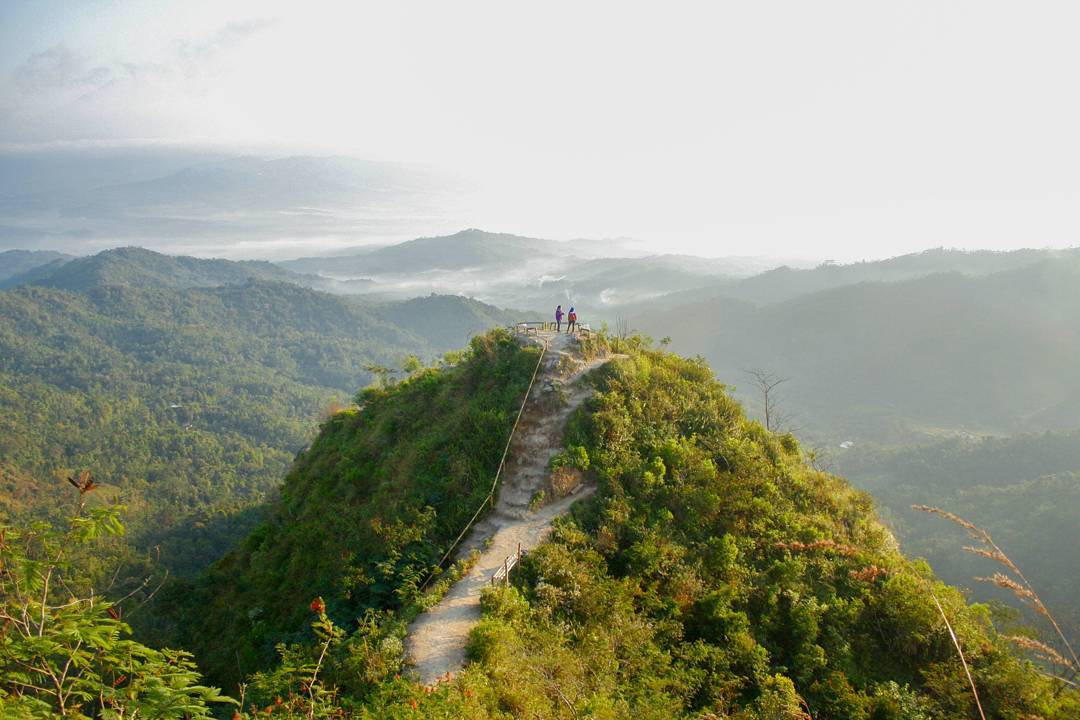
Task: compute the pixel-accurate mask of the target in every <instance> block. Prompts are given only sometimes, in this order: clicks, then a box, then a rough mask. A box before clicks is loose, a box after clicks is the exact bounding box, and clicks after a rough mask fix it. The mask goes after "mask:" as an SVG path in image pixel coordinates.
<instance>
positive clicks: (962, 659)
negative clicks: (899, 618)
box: [926, 583, 986, 720]
mask: <svg viewBox="0 0 1080 720" xmlns="http://www.w3.org/2000/svg"><path fill="white" fill-rule="evenodd" d="M926 588H927V589H928V590H929V591H930V597H932V598H934V605H936V606H937V611H938V614H939V615H941V619H942V620H944V621H945V627H946V628H948V630H949V637H951V638H952V642H953V647H955V648H956V653H957V654H958V655H959V656H960V663H961V664H962V665H963V666H964V674H965V675H967V679H968V683H970V685H971V694H972V695H974V696H975V707H977V708H978V709H979V717H980V718H982V720H986V714H985V713H983V709H982V703H981V702H980V701H979V691H978V690H976V689H975V678H973V677H971V670H970V669H969V668H968V664H967V658H966V657H964V651H963V650H962V649H961V648H960V639H959V638H958V637H956V632H954V631H953V627H952V623H950V622H949V618H948V617H946V616H945V609H944V608H942V607H941V603H940V602H939V601H938V598H937V595H936V594H935V593H934V589H933V588H931V587H930V584H929V583H927V585H926Z"/></svg>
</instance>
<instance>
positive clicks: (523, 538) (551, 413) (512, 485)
mask: <svg viewBox="0 0 1080 720" xmlns="http://www.w3.org/2000/svg"><path fill="white" fill-rule="evenodd" d="M541 340H543V341H545V342H546V343H547V346H548V350H547V353H546V355H545V358H544V365H543V367H542V368H541V370H540V375H539V376H538V377H537V380H536V383H535V385H534V387H533V390H532V393H531V394H530V396H529V399H528V402H527V403H526V406H525V411H524V413H523V415H522V418H521V423H520V424H519V426H518V430H517V433H516V434H515V436H514V439H513V441H512V444H511V460H510V461H509V462H508V464H507V466H506V468H504V470H503V476H502V487H501V488H500V490H499V498H498V500H497V501H496V503H495V508H494V510H492V511H491V512H490V513H489V514H488V516H487V517H486V518H484V520H483V521H481V522H479V523H477V525H476V527H475V528H474V529H473V531H472V532H471V533H470V534H469V536H468V537H467V538H466V540H465V542H463V543H462V546H461V548H460V550H459V551H458V553H457V556H458V557H467V556H468V555H469V553H470V552H472V551H473V550H474V549H476V550H479V551H480V556H479V558H478V560H477V562H476V564H475V565H474V566H473V567H472V569H471V570H470V571H469V573H468V574H467V575H466V576H465V577H463V578H462V579H461V580H459V581H458V582H457V583H455V584H454V586H453V587H451V588H450V590H449V591H448V592H447V593H446V595H445V596H444V597H443V599H442V600H441V601H440V602H439V604H438V605H436V606H435V607H433V608H431V609H430V610H428V611H427V612H425V613H424V614H422V615H420V616H419V617H418V618H417V619H416V620H415V621H414V622H413V624H412V625H411V626H410V627H409V633H408V637H407V638H406V641H405V649H406V653H407V655H408V657H409V659H410V661H411V662H412V663H413V666H414V671H415V672H416V674H417V675H418V676H419V679H420V681H421V682H422V683H424V684H425V685H430V684H432V683H434V682H435V681H436V680H437V679H438V678H440V677H443V676H445V675H446V673H451V674H452V673H455V672H457V671H458V670H460V669H461V668H462V666H463V665H464V664H465V643H466V641H467V639H468V636H469V631H470V630H472V628H473V626H474V625H476V623H477V622H478V621H479V619H480V592H481V590H483V588H484V587H485V586H487V585H489V584H490V582H491V576H492V574H493V573H494V572H495V571H496V570H498V569H499V568H500V567H502V564H503V560H504V559H505V558H506V557H507V556H508V555H513V554H514V553H516V552H517V549H518V544H519V543H520V545H521V549H522V550H523V551H524V550H529V549H532V548H534V547H536V546H537V545H539V544H540V542H541V541H542V540H543V539H544V536H545V535H546V534H547V533H548V531H549V530H550V529H551V524H552V521H553V520H554V519H555V518H556V517H558V516H560V515H562V514H564V513H565V512H566V511H567V510H569V509H570V506H571V505H572V504H573V503H574V502H575V501H577V500H580V499H581V498H583V497H587V496H588V495H589V494H590V493H591V492H592V491H593V488H591V487H588V486H586V485H579V486H577V487H574V486H573V484H572V483H571V485H570V487H564V488H562V491H563V492H566V493H568V494H566V495H565V497H551V496H550V493H551V488H550V485H549V482H548V475H549V473H548V463H549V462H550V460H551V458H552V456H553V455H554V454H555V453H557V452H558V451H559V449H560V448H561V447H562V440H563V438H562V436H563V429H564V427H565V425H566V421H567V419H568V418H569V416H570V414H571V413H572V412H573V411H574V410H575V409H576V408H577V407H578V406H579V405H581V403H582V402H583V401H584V400H585V399H586V398H587V397H588V396H589V395H590V394H591V389H590V388H589V386H588V385H587V384H586V383H582V382H579V380H580V379H581V377H582V376H583V375H584V374H585V373H587V372H589V371H590V370H592V369H593V368H595V367H597V366H599V365H602V364H604V363H605V362H607V361H608V360H609V359H611V358H610V357H604V358H598V359H594V360H592V361H590V362H585V361H584V360H583V359H582V358H581V355H580V353H579V352H578V351H577V343H576V341H575V340H574V339H573V338H572V337H570V336H567V335H556V334H554V333H551V334H546V335H543V334H542V335H541ZM541 489H546V492H547V493H549V498H550V501H549V502H548V503H547V504H544V505H542V506H541V507H539V508H537V509H536V510H535V511H531V510H530V509H529V504H530V502H531V501H532V499H533V497H534V496H535V494H536V492H537V491H539V490H541Z"/></svg>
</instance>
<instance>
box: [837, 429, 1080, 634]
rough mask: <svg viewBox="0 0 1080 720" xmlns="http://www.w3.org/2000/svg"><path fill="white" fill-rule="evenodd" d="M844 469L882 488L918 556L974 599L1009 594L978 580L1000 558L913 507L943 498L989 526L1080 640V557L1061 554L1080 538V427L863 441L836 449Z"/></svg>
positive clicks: (880, 496)
mask: <svg viewBox="0 0 1080 720" xmlns="http://www.w3.org/2000/svg"><path fill="white" fill-rule="evenodd" d="M836 467H837V470H838V471H839V472H842V473H843V474H844V475H845V476H847V477H849V478H850V479H851V481H852V482H853V483H855V484H857V485H858V486H859V487H861V488H865V489H867V490H869V491H870V492H872V493H873V494H874V497H875V498H877V500H878V502H879V503H880V505H881V506H882V507H883V509H884V510H885V512H886V513H887V516H888V519H889V523H890V525H891V526H892V527H894V528H895V530H896V533H897V535H898V537H899V539H900V543H901V546H902V547H903V548H904V550H905V552H907V553H909V554H910V555H914V556H919V557H925V558H927V559H928V560H929V561H930V563H931V564H932V565H933V567H934V569H935V571H937V573H938V574H939V575H941V576H942V577H943V578H945V579H946V580H948V581H949V582H951V583H955V584H957V585H961V586H964V587H969V588H971V589H972V592H973V594H974V597H976V598H979V599H983V600H989V599H997V600H1008V599H1010V598H1009V596H1008V595H1007V594H1004V593H1002V592H1001V591H999V590H998V589H997V588H994V587H992V586H988V585H986V584H984V583H977V582H975V581H974V578H975V577H977V576H987V575H990V574H992V573H993V570H994V565H993V563H991V562H988V561H986V560H984V559H983V558H979V557H977V556H974V555H971V554H970V553H965V552H963V551H962V550H961V547H962V546H964V545H968V544H970V543H969V542H968V541H967V539H966V537H965V536H964V533H963V531H962V530H960V529H959V528H957V527H955V526H954V525H951V524H949V523H943V522H941V520H940V519H938V518H935V517H929V516H927V515H925V514H923V513H919V512H915V511H913V510H912V509H911V505H912V504H913V503H919V504H928V505H938V506H941V507H944V508H948V509H949V510H951V511H953V512H955V513H957V514H958V515H961V516H962V517H964V518H967V519H968V520H971V521H972V522H974V523H976V524H977V525H980V526H981V527H984V528H987V529H988V530H990V531H991V532H992V533H993V536H994V539H995V541H996V542H997V543H998V544H999V545H1001V546H1002V547H1003V548H1005V549H1006V550H1007V552H1008V553H1009V554H1010V556H1011V557H1013V559H1015V560H1016V561H1017V562H1018V563H1019V564H1020V565H1021V566H1022V567H1023V568H1024V571H1025V573H1026V574H1027V575H1028V577H1029V578H1030V579H1031V580H1032V582H1033V583H1035V584H1036V585H1037V586H1038V587H1039V588H1040V593H1041V594H1042V595H1043V597H1044V599H1045V601H1046V602H1047V603H1048V604H1049V605H1050V606H1051V607H1052V608H1055V609H1056V611H1057V613H1058V614H1059V615H1060V616H1062V617H1063V618H1064V620H1065V622H1066V623H1067V626H1068V627H1067V630H1068V633H1069V634H1070V635H1071V637H1073V638H1074V639H1075V640H1076V641H1077V642H1080V602H1078V598H1080V556H1078V555H1077V554H1076V553H1072V552H1056V551H1053V550H1052V549H1054V548H1064V547H1070V546H1071V545H1072V544H1073V543H1074V542H1075V540H1076V535H1077V521H1076V509H1077V508H1078V507H1080V432H1072V433H1044V434H1040V435H1019V436H1015V437H1009V438H982V439H979V440H949V441H945V442H941V443H937V444H934V445H929V446H922V447H915V448H899V449H891V450H879V449H876V448H873V447H865V448H863V447H859V446H856V447H855V448H853V449H852V450H849V451H848V452H846V453H843V454H841V455H838V456H837V463H836Z"/></svg>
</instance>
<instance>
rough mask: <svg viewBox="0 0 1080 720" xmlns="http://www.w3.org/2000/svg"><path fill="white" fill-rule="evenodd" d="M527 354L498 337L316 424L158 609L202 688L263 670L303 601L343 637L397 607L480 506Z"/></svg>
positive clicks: (294, 628) (524, 378) (300, 622)
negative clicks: (255, 518)
mask: <svg viewBox="0 0 1080 720" xmlns="http://www.w3.org/2000/svg"><path fill="white" fill-rule="evenodd" d="M537 356H538V350H536V349H535V348H524V347H521V346H520V345H518V344H517V343H516V342H515V341H514V340H513V339H512V338H511V337H510V335H509V334H508V333H506V332H505V331H496V332H492V333H490V334H488V335H485V336H479V337H477V338H475V339H474V340H473V341H472V343H471V344H470V348H469V351H468V354H467V357H466V358H465V359H463V360H462V361H461V362H460V363H459V364H457V365H455V366H453V367H450V368H444V369H441V370H435V369H427V370H422V371H419V372H416V373H414V374H412V375H411V376H409V377H408V378H406V379H404V380H402V381H400V382H399V383H397V384H396V385H394V386H392V387H386V388H382V389H380V390H369V391H366V392H365V393H364V395H363V398H362V401H363V402H362V406H361V407H360V408H358V409H352V410H347V411H343V412H340V413H337V414H336V415H334V416H332V417H331V418H329V419H328V420H327V421H326V422H325V423H324V425H323V427H322V431H321V433H320V435H319V437H318V438H317V440H316V441H315V442H314V443H313V444H312V446H311V447H310V448H309V449H308V450H306V451H305V452H304V453H302V454H301V455H300V456H299V458H298V459H297V462H296V464H295V466H294V467H293V469H292V471H291V472H290V473H289V475H288V476H287V478H286V480H285V484H284V486H283V487H282V490H281V497H280V500H279V501H277V502H276V503H275V504H274V506H273V507H272V508H271V510H270V511H269V514H268V519H267V520H266V522H265V523H264V524H263V525H262V526H260V527H259V528H258V529H257V530H256V531H255V532H254V533H253V534H252V535H250V536H249V537H248V539H247V540H246V541H245V542H244V543H243V545H242V546H240V547H239V548H238V549H237V550H235V551H234V552H232V553H231V554H229V555H228V556H226V557H225V558H223V559H222V560H221V561H220V562H219V563H217V564H216V565H215V566H213V567H212V568H211V570H210V571H209V572H208V573H207V574H206V575H205V576H204V577H203V578H201V579H200V580H199V581H198V582H197V583H195V584H193V585H190V586H178V587H176V588H174V590H173V591H171V592H170V593H168V595H167V597H166V598H165V601H164V604H163V607H165V609H170V608H171V610H170V611H171V613H172V616H173V617H174V618H175V619H176V621H177V623H178V624H179V625H180V626H182V627H186V628H189V629H190V632H189V634H188V635H187V636H186V637H184V638H183V640H184V642H183V645H184V646H185V647H190V648H192V649H195V650H196V651H197V652H196V654H197V655H198V657H199V660H200V662H201V663H203V664H204V666H205V667H206V668H208V670H210V671H211V673H212V676H213V677H214V678H215V679H221V680H222V681H223V682H236V681H239V680H240V679H242V676H238V675H237V670H238V667H237V666H238V660H239V665H240V670H242V671H246V672H251V671H254V670H258V669H262V668H266V667H268V666H269V665H270V663H271V662H272V661H273V657H274V653H273V648H274V646H275V645H276V644H278V643H280V642H287V641H291V640H295V639H297V638H298V637H301V636H302V635H301V633H302V630H303V627H304V624H305V623H304V619H305V610H304V608H305V607H306V604H307V600H306V599H307V598H310V596H311V595H312V594H318V595H321V596H322V597H324V598H326V602H327V606H328V610H327V612H328V614H329V616H330V617H333V618H334V619H335V620H336V621H337V622H339V623H340V624H342V626H344V627H346V628H347V629H349V630H350V631H352V630H354V629H355V626H354V625H353V623H354V622H355V620H356V618H358V617H364V615H365V613H366V612H368V611H383V610H386V609H396V608H400V607H402V606H403V605H405V604H407V603H409V602H411V601H412V600H413V599H414V598H415V596H416V592H417V590H418V588H419V586H420V584H421V583H422V582H423V581H424V579H425V577H426V576H427V575H428V573H429V571H430V569H431V568H432V566H433V565H434V564H435V563H436V562H437V561H438V560H439V559H440V557H441V556H442V554H443V553H444V552H445V551H446V550H447V548H448V547H449V544H450V543H451V542H452V541H453V540H454V539H455V538H456V537H457V535H458V533H459V532H460V531H461V529H462V528H463V527H464V526H465V524H466V523H467V522H468V521H469V519H470V518H471V517H472V515H473V513H474V512H475V511H476V510H477V508H479V507H480V506H481V504H482V503H483V502H484V499H485V498H486V496H487V494H488V491H489V490H490V487H491V482H492V478H493V477H494V474H495V470H496V468H497V467H498V464H499V459H500V457H501V454H502V450H503V447H504V445H505V443H506V438H507V434H508V433H509V431H510V428H511V426H512V424H513V421H514V418H515V416H516V414H517V411H518V408H519V406H520V403H521V401H522V399H523V396H524V393H525V389H526V387H527V386H528V382H529V379H530V377H531V376H532V372H533V370H534V368H535V366H536V362H537Z"/></svg>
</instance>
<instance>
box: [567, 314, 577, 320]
mask: <svg viewBox="0 0 1080 720" xmlns="http://www.w3.org/2000/svg"><path fill="white" fill-rule="evenodd" d="M566 319H567V320H569V321H570V322H577V313H576V312H572V313H570V314H569V315H567V316H566Z"/></svg>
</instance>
